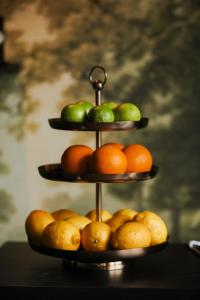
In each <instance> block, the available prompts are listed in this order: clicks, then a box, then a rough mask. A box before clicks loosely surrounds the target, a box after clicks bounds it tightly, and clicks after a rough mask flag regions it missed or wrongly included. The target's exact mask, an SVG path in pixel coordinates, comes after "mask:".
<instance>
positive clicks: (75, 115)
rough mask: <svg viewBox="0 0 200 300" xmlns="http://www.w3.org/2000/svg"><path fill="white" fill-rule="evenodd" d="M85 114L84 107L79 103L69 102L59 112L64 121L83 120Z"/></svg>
mask: <svg viewBox="0 0 200 300" xmlns="http://www.w3.org/2000/svg"><path fill="white" fill-rule="evenodd" d="M85 116H86V112H85V109H84V107H83V106H81V105H79V104H69V105H67V106H65V107H64V108H63V109H62V112H61V119H62V120H63V121H66V122H84V120H85Z"/></svg>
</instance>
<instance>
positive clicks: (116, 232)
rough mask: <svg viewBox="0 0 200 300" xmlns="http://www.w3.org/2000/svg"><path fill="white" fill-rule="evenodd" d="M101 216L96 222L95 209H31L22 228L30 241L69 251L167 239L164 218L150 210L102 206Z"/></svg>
mask: <svg viewBox="0 0 200 300" xmlns="http://www.w3.org/2000/svg"><path fill="white" fill-rule="evenodd" d="M101 217H102V222H98V221H97V218H96V211H95V210H93V211H90V212H88V213H87V214H86V216H81V215H79V214H78V213H76V212H74V211H72V210H69V209H61V210H57V211H55V212H53V213H51V214H50V213H48V212H46V211H43V210H34V211H32V212H31V213H30V214H29V215H28V217H27V219H26V223H25V228H26V233H27V235H28V239H29V241H30V242H31V243H32V244H34V245H37V246H43V247H46V248H54V249H62V250H72V251H76V250H78V249H83V250H85V251H106V250H109V249H117V250H121V249H132V248H144V247H149V246H153V245H157V244H160V243H163V242H165V241H166V239H167V227H166V225H165V222H164V221H163V220H162V219H161V217H160V216H158V215H157V214H155V213H154V212H151V211H143V212H140V213H138V212H137V211H135V210H133V209H128V208H124V209H120V210H118V211H116V212H115V213H114V214H113V215H112V214H111V213H110V212H108V211H107V210H102V211H101Z"/></svg>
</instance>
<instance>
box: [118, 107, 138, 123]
mask: <svg viewBox="0 0 200 300" xmlns="http://www.w3.org/2000/svg"><path fill="white" fill-rule="evenodd" d="M113 112H114V115H115V121H139V120H140V119H141V113H140V110H139V109H138V107H137V106H136V105H134V104H132V103H122V104H120V105H118V106H117V107H116V108H115V109H114V110H113Z"/></svg>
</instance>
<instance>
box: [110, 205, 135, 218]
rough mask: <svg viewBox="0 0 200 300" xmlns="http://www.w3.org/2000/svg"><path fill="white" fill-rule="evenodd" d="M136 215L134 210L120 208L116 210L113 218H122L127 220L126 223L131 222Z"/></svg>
mask: <svg viewBox="0 0 200 300" xmlns="http://www.w3.org/2000/svg"><path fill="white" fill-rule="evenodd" d="M136 214H137V211H136V210H133V209H130V208H122V209H119V210H117V211H116V212H115V213H114V215H113V216H114V217H116V216H124V217H126V218H127V221H128V220H129V221H132V220H133V218H134V217H135V216H136Z"/></svg>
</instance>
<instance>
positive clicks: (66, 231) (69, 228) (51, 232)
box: [41, 220, 81, 251]
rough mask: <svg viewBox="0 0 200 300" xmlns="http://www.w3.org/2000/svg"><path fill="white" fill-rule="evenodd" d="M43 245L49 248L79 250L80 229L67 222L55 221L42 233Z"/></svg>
mask: <svg viewBox="0 0 200 300" xmlns="http://www.w3.org/2000/svg"><path fill="white" fill-rule="evenodd" d="M41 240H42V244H43V246H45V247H48V248H55V249H63V250H72V251H75V250H78V248H79V246H80V241H81V235H80V231H79V230H78V228H77V227H76V226H75V225H73V224H70V223H69V222H67V221H64V220H61V221H55V222H54V223H51V224H49V225H48V226H47V227H46V228H45V229H44V231H43V233H42V238H41Z"/></svg>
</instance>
